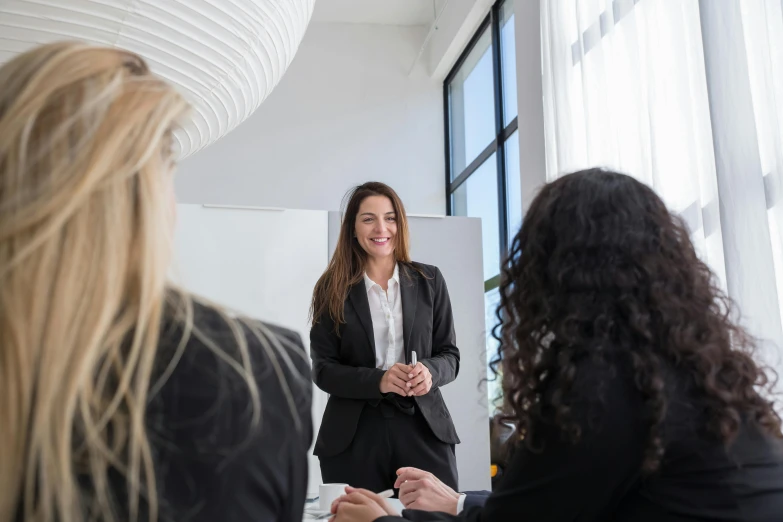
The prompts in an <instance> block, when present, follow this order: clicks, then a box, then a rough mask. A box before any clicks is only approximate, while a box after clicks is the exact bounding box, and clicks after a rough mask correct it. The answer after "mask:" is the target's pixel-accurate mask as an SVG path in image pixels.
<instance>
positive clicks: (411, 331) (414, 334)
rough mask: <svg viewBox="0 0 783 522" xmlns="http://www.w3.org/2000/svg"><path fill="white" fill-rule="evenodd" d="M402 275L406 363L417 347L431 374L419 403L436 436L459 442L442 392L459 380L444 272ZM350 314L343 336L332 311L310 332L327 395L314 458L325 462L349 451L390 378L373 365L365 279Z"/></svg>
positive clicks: (352, 293)
mask: <svg viewBox="0 0 783 522" xmlns="http://www.w3.org/2000/svg"><path fill="white" fill-rule="evenodd" d="M416 269H418V270H421V272H423V274H424V275H422V274H421V273H419V272H418V271H417V270H416ZM399 274H400V295H401V296H402V316H403V318H402V329H403V342H404V345H405V353H406V361H408V362H410V360H411V355H410V354H411V350H412V349H415V350H416V354H417V357H418V360H419V361H420V362H421V363H422V364H424V365H425V366H427V368H429V370H430V372H431V373H432V389H431V390H430V392H429V393H428V394H426V395H423V396H421V397H416V398H415V400H416V403H417V404H418V407H419V409H420V410H421V413H422V414H423V415H424V418H425V419H426V420H427V423H428V424H429V426H430V428H431V429H432V432H433V433H434V434H435V436H436V437H438V438H439V439H440V440H441V441H443V442H445V443H447V444H458V443H459V437H457V431H456V430H455V429H454V423H453V422H452V420H451V416H450V415H449V410H448V409H447V408H446V403H445V402H444V401H443V396H442V395H441V393H440V387H441V386H444V385H446V384H448V383H450V382H451V381H453V380H454V379H455V378H456V377H457V373H458V372H459V349H458V348H457V345H456V339H455V334H454V318H453V317H452V314H451V301H450V300H449V292H448V290H447V289H446V282H445V281H444V280H443V275H442V274H441V273H440V270H438V268H436V267H434V266H430V265H424V264H420V263H412V264H411V266H406V265H404V264H402V263H400V270H399ZM344 310H345V323H344V324H342V325H340V330H339V335H337V334H336V333H335V331H334V323H333V322H332V320H331V318H330V317H329V314H328V313H327V314H324V315H323V316H321V317H319V318H317V322H316V323H315V324H314V325H313V327H312V329H311V330H310V357H311V359H312V361H313V374H312V375H313V382H315V384H316V386H318V387H319V388H321V389H322V390H323V391H325V392H326V393H328V394H329V401H328V403H327V405H326V411H325V412H324V416H323V420H322V422H321V429H320V431H319V433H318V439H317V440H316V443H315V450H314V453H315V455H318V456H324V457H330V456H333V455H337V454H338V453H340V452H341V451H343V450H344V449H345V448H347V447H348V445H349V444H350V443H351V440H353V436H354V433H355V432H356V426H357V423H358V422H359V416H360V415H361V413H362V409H363V408H364V407H365V405H366V404H367V403H368V402H372V403H375V404H377V402H379V401H380V400H381V399H382V398H383V395H382V394H381V391H380V383H381V378H382V377H383V374H384V372H383V370H379V369H377V368H376V367H375V337H374V335H373V328H372V318H371V316H370V305H369V300H368V299H367V289H366V287H365V285H364V282H363V281H361V282H359V283H358V284H356V285H354V286H353V287H352V288H351V289H350V290H349V292H348V300H347V301H346V303H345V308H344Z"/></svg>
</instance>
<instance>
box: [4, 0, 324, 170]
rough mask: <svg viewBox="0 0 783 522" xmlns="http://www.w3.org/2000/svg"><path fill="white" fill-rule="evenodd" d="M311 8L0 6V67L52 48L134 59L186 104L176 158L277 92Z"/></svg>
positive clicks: (232, 3)
mask: <svg viewBox="0 0 783 522" xmlns="http://www.w3.org/2000/svg"><path fill="white" fill-rule="evenodd" d="M314 4H315V0H3V1H2V2H0V65H2V64H3V63H5V62H6V61H8V60H10V59H11V58H13V57H14V56H16V55H17V54H19V53H22V52H24V51H27V50H28V49H30V48H32V47H34V46H37V45H40V44H44V43H49V42H55V41H61V40H82V41H87V42H91V43H96V44H102V45H112V46H117V47H121V48H123V49H127V50H130V51H133V52H135V53H138V54H139V55H141V56H143V57H144V58H145V59H146V60H147V61H148V63H149V64H150V66H151V67H152V69H153V70H154V71H155V72H156V73H157V74H159V75H160V76H161V77H163V78H165V79H167V80H168V81H170V82H172V83H173V84H175V85H177V86H178V87H179V88H180V90H181V91H182V93H183V94H184V95H185V96H186V97H187V98H188V100H189V101H190V102H191V103H192V104H193V107H194V111H193V113H192V116H191V118H190V120H189V121H187V122H185V124H184V126H183V128H182V129H181V130H180V131H179V132H178V133H177V140H178V142H179V146H180V149H181V151H180V152H181V154H180V156H181V157H185V156H188V155H190V154H192V153H194V152H196V151H197V150H199V149H201V148H203V147H205V146H206V145H208V144H210V143H212V142H214V141H215V140H217V139H218V138H220V137H221V136H224V135H225V134H226V133H228V132H229V131H231V130H232V129H233V128H234V127H236V126H237V125H239V124H240V123H242V121H244V120H245V119H246V118H247V117H248V116H250V115H251V114H252V113H253V111H255V110H256V109H257V108H258V106H259V105H260V104H261V102H262V101H264V99H265V98H266V97H267V96H268V95H269V93H270V92H271V91H272V89H273V88H274V87H275V85H277V83H278V82H279V81H280V78H281V77H282V75H283V73H284V72H285V70H286V68H287V67H288V65H289V64H290V63H291V60H292V59H293V57H294V54H295V53H296V50H297V48H298V47H299V43H300V42H301V41H302V37H303V36H304V33H305V29H306V28H307V24H308V22H309V21H310V16H311V14H312V12H313V6H314Z"/></svg>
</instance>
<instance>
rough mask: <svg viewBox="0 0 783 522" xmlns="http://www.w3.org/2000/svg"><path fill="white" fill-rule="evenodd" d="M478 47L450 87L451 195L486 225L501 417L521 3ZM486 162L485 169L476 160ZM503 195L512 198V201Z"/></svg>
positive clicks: (493, 394)
mask: <svg viewBox="0 0 783 522" xmlns="http://www.w3.org/2000/svg"><path fill="white" fill-rule="evenodd" d="M521 1H532V0H521ZM492 42H499V47H500V48H499V49H497V48H493V45H492ZM471 45H472V47H469V48H467V49H466V50H465V51H464V52H463V54H462V56H460V59H459V60H458V61H457V65H456V66H455V67H454V69H453V70H452V71H451V72H450V73H449V75H448V77H447V78H446V81H445V82H444V86H443V87H444V88H443V93H444V97H445V99H446V101H447V109H448V110H447V111H446V114H445V117H446V128H447V129H448V130H449V131H448V133H447V134H446V140H447V143H446V146H447V149H446V150H448V151H449V154H450V156H449V172H448V175H447V177H446V178H447V181H446V194H447V198H448V199H447V201H448V202H449V213H450V214H451V215H456V216H469V217H478V218H481V233H482V250H483V262H484V291H485V295H484V306H485V314H486V317H485V326H486V331H487V339H486V347H487V395H488V397H487V398H488V400H489V412H490V414H491V415H494V414H495V413H496V411H497V407H499V406H500V404H501V403H500V401H501V400H502V397H501V383H500V380H495V378H494V375H493V373H492V370H491V369H490V368H489V362H490V361H491V360H492V358H493V357H494V355H495V354H496V353H497V348H498V344H497V341H496V340H495V339H494V338H493V337H492V328H493V327H494V326H495V324H496V321H497V319H496V318H495V310H496V309H497V306H498V304H499V291H498V284H499V281H500V277H499V274H500V263H501V259H502V258H503V257H504V256H505V255H506V252H507V251H508V244H509V242H510V240H511V239H512V238H513V237H514V236H515V235H516V233H517V231H518V229H519V226H520V224H521V223H522V188H521V179H520V175H521V174H520V164H519V134H518V132H517V113H518V111H517V81H516V42H515V35H514V0H498V1H497V2H495V3H494V5H492V7H491V8H490V12H489V14H488V15H487V18H486V19H485V20H484V21H483V22H482V24H481V26H480V28H479V30H478V31H477V32H476V35H475V36H474V38H473V39H472V40H471ZM495 51H497V52H495ZM496 92H499V97H498V98H497V99H496ZM479 157H480V158H481V160H482V161H477V160H476V158H479ZM484 158H486V159H484ZM500 158H505V161H499V160H500ZM501 194H506V197H505V200H504V198H502V197H501ZM501 223H504V226H503V227H502V228H501Z"/></svg>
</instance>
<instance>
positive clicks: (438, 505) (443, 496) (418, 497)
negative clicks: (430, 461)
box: [394, 468, 459, 515]
mask: <svg viewBox="0 0 783 522" xmlns="http://www.w3.org/2000/svg"><path fill="white" fill-rule="evenodd" d="M394 487H395V488H397V489H399V490H400V502H402V505H403V506H405V509H419V510H422V511H440V512H442V513H450V514H452V515H456V514H457V503H458V502H459V493H457V492H456V491H454V490H453V489H451V488H450V487H449V486H447V485H446V484H444V483H443V482H441V481H440V480H438V477H436V476H435V475H433V474H432V473H427V472H426V471H422V470H420V469H417V468H400V469H399V470H397V481H396V482H395V483H394Z"/></svg>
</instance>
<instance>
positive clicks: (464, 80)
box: [449, 29, 495, 179]
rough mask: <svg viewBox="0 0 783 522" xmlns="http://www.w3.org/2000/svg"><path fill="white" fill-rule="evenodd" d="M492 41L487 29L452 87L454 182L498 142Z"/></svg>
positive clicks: (450, 101) (450, 90)
mask: <svg viewBox="0 0 783 522" xmlns="http://www.w3.org/2000/svg"><path fill="white" fill-rule="evenodd" d="M494 100H495V91H494V88H493V81H492V40H491V34H490V31H489V29H486V30H485V31H484V33H483V34H482V35H481V38H480V39H479V40H478V42H477V43H476V46H475V47H474V48H473V50H472V51H471V52H470V54H469V55H468V57H467V58H466V59H465V63H463V64H462V66H461V67H460V69H459V71H458V72H457V74H456V75H455V76H454V79H453V80H451V83H450V84H449V118H450V120H449V121H450V124H451V129H450V132H451V136H450V137H451V179H454V178H456V177H457V176H459V174H460V173H461V172H462V171H463V170H464V169H465V167H467V166H468V165H469V164H470V162H471V161H473V160H474V159H476V156H478V155H479V154H480V153H481V151H482V150H484V149H485V148H486V147H487V145H489V144H490V143H492V140H493V139H494V138H495V108H494V107H495V101H494Z"/></svg>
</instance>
